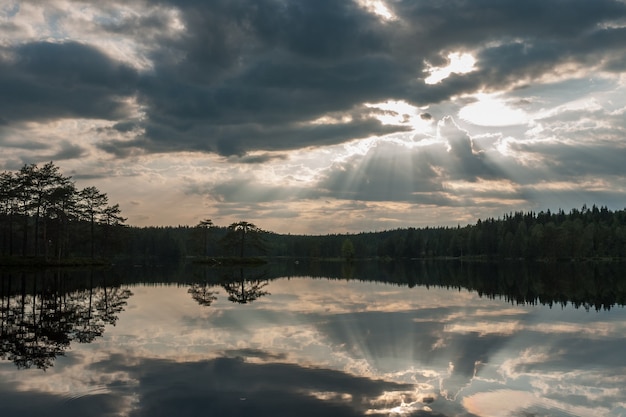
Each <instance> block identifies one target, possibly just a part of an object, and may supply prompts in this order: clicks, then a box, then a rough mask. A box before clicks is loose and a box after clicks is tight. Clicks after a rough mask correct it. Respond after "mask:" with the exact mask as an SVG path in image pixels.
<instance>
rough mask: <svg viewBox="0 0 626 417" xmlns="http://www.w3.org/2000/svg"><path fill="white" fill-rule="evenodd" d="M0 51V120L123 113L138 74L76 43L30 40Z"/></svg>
mask: <svg viewBox="0 0 626 417" xmlns="http://www.w3.org/2000/svg"><path fill="white" fill-rule="evenodd" d="M3 52H4V53H1V54H0V92H2V95H1V96H2V98H1V99H0V115H1V116H0V120H1V121H2V122H4V123H15V122H19V121H24V120H28V121H31V120H35V121H43V120H50V119H56V118H67V117H84V118H98V119H109V120H116V119H118V118H123V117H125V116H126V112H127V110H128V109H127V106H126V104H125V103H124V102H123V101H122V100H121V99H122V98H124V97H128V96H131V95H132V94H133V91H134V88H135V85H136V83H137V73H136V72H135V70H133V69H132V68H130V67H128V66H126V65H124V64H121V63H119V62H116V61H114V60H112V59H111V58H109V57H108V56H106V55H105V54H104V53H102V52H101V51H99V50H97V49H95V48H93V47H91V46H88V45H83V44H81V43H77V42H66V43H52V42H34V43H27V44H24V45H20V46H17V47H14V48H11V49H8V50H5V51H3Z"/></svg>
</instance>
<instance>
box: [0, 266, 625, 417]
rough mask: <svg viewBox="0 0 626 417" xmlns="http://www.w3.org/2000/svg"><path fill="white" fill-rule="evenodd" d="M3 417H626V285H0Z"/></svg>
mask: <svg viewBox="0 0 626 417" xmlns="http://www.w3.org/2000/svg"><path fill="white" fill-rule="evenodd" d="M0 276H1V278H2V280H1V286H0V303H1V306H0V312H1V316H0V318H1V323H0V325H1V327H0V336H1V337H0V343H1V344H0V348H1V351H0V357H1V358H2V360H0V415H1V416H3V417H9V416H81V417H84V416H151V417H155V416H168V417H170V416H322V415H323V416H526V417H528V416H626V389H625V388H624V387H626V355H624V353H625V348H626V311H625V310H624V307H623V306H624V304H626V302H625V300H626V298H625V294H626V268H625V266H624V265H623V264H593V263H580V264H579V263H562V264H532V265H529V264H524V263H506V264H491V263H461V262H406V263H391V262H390V263H376V262H371V263H357V264H354V265H350V264H345V263H340V262H337V263H317V262H312V263H310V262H306V261H303V262H300V263H294V262H285V263H280V264H270V265H267V266H263V267H258V268H247V269H239V268H210V267H206V266H201V265H191V264H189V265H178V266H169V267H166V266H163V267H145V266H125V267H122V266H119V267H114V268H110V269H95V270H50V271H23V272H22V271H11V270H6V271H2V272H0Z"/></svg>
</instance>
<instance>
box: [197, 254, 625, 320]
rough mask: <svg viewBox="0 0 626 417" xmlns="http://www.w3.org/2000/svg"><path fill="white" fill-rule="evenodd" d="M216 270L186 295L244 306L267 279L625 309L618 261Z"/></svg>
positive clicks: (338, 264)
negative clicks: (221, 297)
mask: <svg viewBox="0 0 626 417" xmlns="http://www.w3.org/2000/svg"><path fill="white" fill-rule="evenodd" d="M219 271H220V269H219V268H217V269H216V268H204V270H203V274H202V275H200V276H198V275H197V274H196V278H195V282H193V283H191V288H190V290H189V292H190V294H192V297H194V299H195V300H196V301H198V302H199V303H200V304H203V305H211V303H212V302H213V301H215V300H216V299H217V294H218V292H217V291H214V290H212V288H216V287H220V286H221V287H223V288H224V289H225V290H226V291H227V292H228V293H229V300H231V301H234V302H241V303H245V302H251V301H253V300H254V299H256V298H258V297H260V296H263V295H266V294H267V293H266V292H264V291H262V289H263V287H265V286H266V285H267V283H268V282H269V280H272V279H277V278H285V277H287V278H289V277H312V278H327V279H349V280H353V279H354V280H359V281H374V282H385V283H392V284H397V285H401V286H408V287H414V286H425V287H430V286H433V287H443V288H454V289H459V290H460V289H467V290H470V291H476V292H477V293H478V294H479V295H480V296H482V297H489V298H503V299H505V300H507V301H509V302H512V303H518V304H533V305H534V304H543V305H549V306H552V305H555V304H556V305H558V304H561V305H564V304H567V303H571V304H572V305H573V306H575V307H577V308H586V309H596V310H600V309H607V310H608V309H610V308H611V307H614V306H616V305H626V263H617V262H606V263H603V262H460V261H411V262H356V263H348V262H310V263H307V264H304V263H302V264H293V263H283V264H271V265H269V266H268V267H267V268H265V269H264V271H263V272H262V273H261V275H260V276H254V272H253V269H249V270H229V272H227V273H225V272H219ZM257 274H259V273H257Z"/></svg>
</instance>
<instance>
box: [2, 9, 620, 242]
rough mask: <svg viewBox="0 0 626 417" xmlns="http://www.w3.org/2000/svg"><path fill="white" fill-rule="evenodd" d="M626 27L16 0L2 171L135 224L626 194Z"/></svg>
mask: <svg viewBox="0 0 626 417" xmlns="http://www.w3.org/2000/svg"><path fill="white" fill-rule="evenodd" d="M624 39H626V1H624V0H594V1H588V0H550V1H546V0H527V1H523V2H520V1H514V0H475V1H468V0H466V1H463V0H457V1H439V0H437V1H436V0H386V1H385V0H353V1H348V0H341V1H338V0H316V1H310V0H212V1H205V0H151V1H147V0H124V1H118V0H111V1H106V2H95V1H74V0H38V1H34V0H33V1H12V0H8V1H6V0H5V1H3V2H2V3H1V4H0V170H3V171H13V170H18V169H19V168H20V167H22V166H23V165H24V164H31V163H36V164H43V163H45V162H49V161H53V162H54V163H55V164H56V165H57V166H59V167H60V168H61V171H62V172H63V173H64V174H65V175H68V176H71V177H72V179H73V180H74V181H75V182H76V185H77V186H78V187H79V188H83V187H87V186H96V187H98V188H99V189H100V190H101V191H102V192H105V193H107V195H108V196H109V201H110V203H112V204H115V203H118V204H119V205H120V208H121V210H122V214H123V215H124V216H125V217H127V218H128V220H127V223H128V224H129V225H133V226H168V225H172V226H176V225H195V224H197V223H198V222H200V221H201V220H203V219H207V218H208V219H212V220H213V222H214V223H215V224H216V225H221V226H225V225H228V224H230V223H232V222H236V221H241V220H245V221H248V222H253V223H254V224H256V225H257V226H259V227H261V228H263V229H266V230H271V231H275V232H279V233H307V234H327V233H346V232H347V233H355V232H360V231H377V230H389V229H396V228H404V227H425V226H456V225H466V224H473V223H475V222H476V221H477V220H478V219H484V218H487V217H496V218H497V217H499V216H502V215H504V214H505V213H508V212H515V211H531V210H532V211H535V212H538V211H541V210H547V209H550V210H557V209H559V208H562V209H564V210H565V211H566V212H567V211H569V210H570V209H572V208H581V207H582V206H583V205H585V204H586V205H587V206H591V205H593V204H596V205H599V206H607V207H609V208H610V209H623V208H624V207H625V206H626V203H625V202H626V178H625V177H626V168H625V167H624V161H626V141H625V139H626V71H625V70H626V42H624Z"/></svg>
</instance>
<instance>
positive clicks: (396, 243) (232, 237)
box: [129, 205, 626, 260]
mask: <svg viewBox="0 0 626 417" xmlns="http://www.w3.org/2000/svg"><path fill="white" fill-rule="evenodd" d="M204 222H205V223H204V224H200V225H198V226H196V227H188V226H184V227H166V228H147V229H145V228H144V229H137V228H130V229H131V234H132V235H133V236H134V239H132V240H131V241H132V242H135V243H134V244H135V246H134V247H133V248H132V250H130V251H129V253H132V254H133V257H134V258H135V259H137V257H142V256H143V257H144V258H150V257H152V258H154V259H160V260H163V259H178V258H181V257H183V256H224V255H235V256H237V255H238V254H239V252H240V251H241V249H243V247H244V245H245V247H246V256H259V255H266V256H269V257H294V258H342V259H358V258H361V259H363V258H393V259H402V258H404V259H416V258H422V259H424V258H448V257H454V258H484V259H526V260H563V259H568V260H569V259H594V258H596V259H599V258H603V259H606V258H624V257H626V211H625V210H617V211H611V210H609V209H608V208H607V207H597V206H595V205H594V206H592V207H591V208H587V207H586V206H583V207H582V209H572V210H571V211H570V212H569V213H565V212H564V211H563V210H559V211H557V212H554V213H553V212H550V210H548V211H545V212H544V211H541V212H539V213H534V212H527V213H523V212H516V213H510V214H506V215H505V216H504V217H502V218H498V219H494V218H489V219H485V220H478V221H477V223H476V224H474V225H467V226H464V227H461V226H457V227H425V228H405V229H397V230H388V231H382V232H367V233H365V232H364V233H357V234H328V235H316V236H315V235H290V234H277V233H272V232H266V231H263V230H261V229H260V228H258V227H256V226H254V225H253V226H254V227H255V229H254V234H253V235H254V236H256V237H255V240H254V241H253V240H252V239H249V240H248V241H244V239H245V238H244V237H243V236H245V235H243V234H238V233H240V232H238V231H237V232H236V231H235V230H236V227H235V226H236V225H239V224H249V223H246V222H240V223H235V224H233V225H231V226H229V227H217V226H214V225H213V224H212V222H211V223H210V226H206V224H207V223H206V222H207V221H204ZM237 230H240V229H237ZM252 242H254V244H252Z"/></svg>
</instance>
